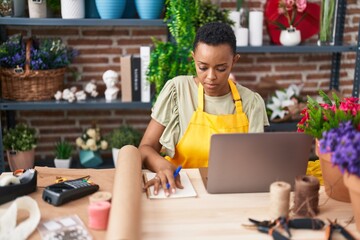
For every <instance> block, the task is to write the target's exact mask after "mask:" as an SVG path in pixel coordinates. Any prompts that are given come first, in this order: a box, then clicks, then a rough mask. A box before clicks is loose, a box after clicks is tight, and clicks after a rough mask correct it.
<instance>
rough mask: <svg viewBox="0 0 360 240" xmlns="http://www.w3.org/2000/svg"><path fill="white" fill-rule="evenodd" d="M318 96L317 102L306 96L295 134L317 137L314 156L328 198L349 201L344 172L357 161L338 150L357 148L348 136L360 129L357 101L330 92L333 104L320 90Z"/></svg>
mask: <svg viewBox="0 0 360 240" xmlns="http://www.w3.org/2000/svg"><path fill="white" fill-rule="evenodd" d="M319 94H320V96H321V97H322V100H321V102H320V103H319V102H318V101H316V100H314V99H312V98H311V97H308V101H307V107H306V108H305V109H304V110H303V111H302V116H303V118H302V119H301V120H300V122H299V124H298V131H300V132H305V133H306V134H309V135H311V136H313V137H314V138H316V146H315V147H316V153H317V155H318V156H319V159H320V165H321V170H322V175H323V179H324V185H325V191H326V193H327V195H328V196H329V197H331V198H334V199H336V200H338V201H344V202H350V196H349V192H348V190H347V188H346V187H345V185H344V182H343V172H344V170H348V169H347V168H349V167H351V166H353V165H352V164H355V165H356V164H357V166H360V160H359V156H357V158H356V157H355V156H356V155H354V153H350V152H346V153H348V154H350V155H349V156H348V157H346V156H345V155H344V154H341V153H340V152H339V151H343V149H342V150H339V149H340V148H343V147H346V148H349V149H353V148H356V146H357V145H358V143H357V142H352V141H350V140H352V139H350V137H352V136H353V135H355V133H356V132H357V131H359V130H360V125H359V124H360V104H359V99H358V98H354V97H350V98H344V99H343V100H340V98H339V97H338V96H337V95H336V94H335V93H333V94H332V97H333V101H332V100H331V99H330V98H329V97H328V95H326V94H325V93H324V92H323V91H321V90H320V92H319ZM351 126H352V127H353V129H351V128H350V127H351ZM347 133H349V134H350V135H347ZM342 137H345V138H344V139H343V138H342ZM344 153H345V152H344ZM354 157H355V158H354ZM349 161H351V163H350V162H349ZM350 172H351V171H350ZM359 221H360V220H359Z"/></svg>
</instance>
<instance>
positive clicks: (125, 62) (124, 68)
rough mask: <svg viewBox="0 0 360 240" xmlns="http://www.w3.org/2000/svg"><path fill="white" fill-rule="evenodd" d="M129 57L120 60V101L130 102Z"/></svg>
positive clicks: (122, 57)
mask: <svg viewBox="0 0 360 240" xmlns="http://www.w3.org/2000/svg"><path fill="white" fill-rule="evenodd" d="M131 58H132V56H131V55H124V56H121V58H120V67H121V101H122V102H131V101H132V86H131Z"/></svg>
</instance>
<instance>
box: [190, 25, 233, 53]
mask: <svg viewBox="0 0 360 240" xmlns="http://www.w3.org/2000/svg"><path fill="white" fill-rule="evenodd" d="M199 42H202V43H205V44H208V45H212V46H218V45H221V44H228V45H229V46H230V47H231V49H232V50H233V53H234V55H235V54H236V37H235V34H234V31H233V30H232V28H231V27H230V26H229V25H228V24H226V23H221V22H210V23H207V24H205V25H203V26H201V27H200V28H199V29H198V30H197V32H196V36H195V41H194V45H193V51H194V52H195V50H196V47H197V45H198V44H199Z"/></svg>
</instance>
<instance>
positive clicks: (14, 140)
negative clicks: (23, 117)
mask: <svg viewBox="0 0 360 240" xmlns="http://www.w3.org/2000/svg"><path fill="white" fill-rule="evenodd" d="M36 143H37V137H36V129H35V128H31V127H29V126H28V125H26V124H25V123H19V124H17V125H16V126H15V128H10V129H5V130H4V138H3V146H4V149H5V150H11V151H29V150H31V149H33V148H35V147H36Z"/></svg>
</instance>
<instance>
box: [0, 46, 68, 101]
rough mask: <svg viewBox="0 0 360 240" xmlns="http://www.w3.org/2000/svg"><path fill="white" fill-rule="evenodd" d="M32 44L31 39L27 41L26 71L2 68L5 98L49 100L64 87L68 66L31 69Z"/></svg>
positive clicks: (0, 72) (2, 86)
mask: <svg viewBox="0 0 360 240" xmlns="http://www.w3.org/2000/svg"><path fill="white" fill-rule="evenodd" d="M31 44H32V40H31V39H30V40H28V41H27V42H26V64H25V71H22V69H8V68H1V69H0V76H1V92H2V98H3V99H8V100H16V101H40V100H49V99H51V98H52V97H53V96H54V94H55V93H56V92H57V91H58V90H62V89H63V86H64V75H65V71H66V68H58V69H49V70H30V65H29V64H30V47H31ZM19 70H20V71H19Z"/></svg>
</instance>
